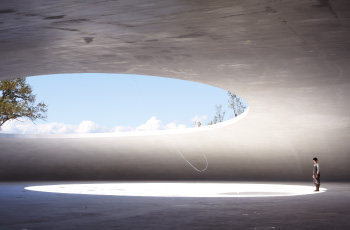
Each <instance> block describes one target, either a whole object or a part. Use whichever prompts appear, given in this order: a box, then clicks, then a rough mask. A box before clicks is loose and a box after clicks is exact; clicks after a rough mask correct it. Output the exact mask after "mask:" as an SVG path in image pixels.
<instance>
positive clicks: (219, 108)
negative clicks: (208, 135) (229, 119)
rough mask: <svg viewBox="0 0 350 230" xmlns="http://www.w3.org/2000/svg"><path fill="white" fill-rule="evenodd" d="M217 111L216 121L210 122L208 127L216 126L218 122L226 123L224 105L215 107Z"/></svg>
mask: <svg viewBox="0 0 350 230" xmlns="http://www.w3.org/2000/svg"><path fill="white" fill-rule="evenodd" d="M215 109H216V115H215V116H214V119H213V120H212V121H210V122H209V123H208V125H213V124H216V123H218V122H223V121H224V117H225V113H226V112H225V111H222V105H221V104H220V105H215Z"/></svg>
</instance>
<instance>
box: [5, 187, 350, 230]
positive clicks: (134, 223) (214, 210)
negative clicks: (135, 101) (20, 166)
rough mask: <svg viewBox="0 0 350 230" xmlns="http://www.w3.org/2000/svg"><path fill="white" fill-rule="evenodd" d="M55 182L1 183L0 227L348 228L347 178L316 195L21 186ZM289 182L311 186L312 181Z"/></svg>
mask: <svg viewBox="0 0 350 230" xmlns="http://www.w3.org/2000/svg"><path fill="white" fill-rule="evenodd" d="M106 182H111V181H106ZM112 182H116V181H112ZM216 182H217V181H216ZM58 183H62V182H32V183H30V182H18V183H17V182H11V183H1V184H0V204H1V206H0V229H1V230H18V229H27V230H34V229H35V230H37V229H38V230H41V229H43V230H47V229H50V230H55V229H59V230H61V229H65V230H70V229H72V230H76V229H78V230H79V229H84V230H88V229H240V230H246V229H247V230H248V229H249V230H254V229H258V230H273V229H282V230H285V229H293V230H295V229H298V230H299V229H324V230H329V229H344V230H345V229H349V228H350V220H349V215H350V184H349V183H323V184H322V187H325V188H327V191H326V192H324V193H320V194H315V195H301V196H291V197H259V198H244V197H235V198H189V197H187V198H179V197H177V198H171V197H128V196H98V195H78V194H75V195H74V194H59V193H46V192H35V191H28V190H25V189H24V188H25V187H27V186H35V185H48V184H58ZM64 183H81V182H64ZM90 183H94V182H90ZM96 183H101V181H98V182H96ZM253 183H254V182H253ZM267 183H268V182H267ZM280 183H282V184H285V182H283V181H281V182H280ZM288 184H293V185H310V186H312V182H309V183H302V182H293V183H288Z"/></svg>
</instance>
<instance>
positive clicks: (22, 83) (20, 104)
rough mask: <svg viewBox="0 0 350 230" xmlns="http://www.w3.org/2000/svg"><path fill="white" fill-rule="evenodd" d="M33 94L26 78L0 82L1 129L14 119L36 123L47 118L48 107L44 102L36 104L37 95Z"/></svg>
mask: <svg viewBox="0 0 350 230" xmlns="http://www.w3.org/2000/svg"><path fill="white" fill-rule="evenodd" d="M32 92H33V90H32V88H31V86H30V85H28V84H27V83H26V79H25V78H16V79H11V80H4V81H0V129H1V126H2V125H3V124H4V123H5V122H7V121H9V120H13V119H15V120H18V119H19V118H22V117H23V118H28V119H30V120H31V121H32V122H34V121H35V120H36V119H42V120H45V119H46V118H47V116H46V112H47V105H46V104H45V103H43V102H40V103H38V104H36V103H35V98H36V95H35V94H32Z"/></svg>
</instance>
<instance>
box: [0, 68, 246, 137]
mask: <svg viewBox="0 0 350 230" xmlns="http://www.w3.org/2000/svg"><path fill="white" fill-rule="evenodd" d="M26 83H27V84H29V85H30V86H31V88H32V89H33V94H35V95H36V102H44V103H45V104H46V105H47V106H48V107H47V112H46V115H47V119H46V120H40V119H37V120H35V121H34V123H33V122H32V121H30V120H29V119H26V118H18V119H14V120H11V121H8V122H6V123H4V124H3V126H2V127H1V131H0V132H1V133H9V134H87V133H130V132H133V133H135V132H143V133H145V132H147V131H148V132H149V131H151V132H154V131H159V130H184V129H186V130H187V129H188V128H196V129H201V128H204V127H209V126H210V127H213V126H217V125H218V124H219V123H225V122H227V121H229V120H231V121H232V120H236V119H237V118H238V117H239V116H242V113H244V112H245V111H247V108H248V105H247V103H246V102H245V101H244V100H243V99H242V98H240V97H238V96H236V95H235V94H233V93H231V92H229V91H227V90H223V89H220V88H217V87H213V86H210V85H206V84H201V83H196V82H191V81H186V80H179V79H172V78H165V77H155V76H146V75H131V74H100V73H90V74H54V75H42V76H32V77H27V78H26Z"/></svg>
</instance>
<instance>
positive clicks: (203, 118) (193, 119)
mask: <svg viewBox="0 0 350 230" xmlns="http://www.w3.org/2000/svg"><path fill="white" fill-rule="evenodd" d="M207 118H208V116H207V115H203V116H198V115H196V116H194V117H192V119H191V121H192V123H194V122H196V123H197V122H199V121H200V122H202V123H203V121H204V120H206V119H207Z"/></svg>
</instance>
